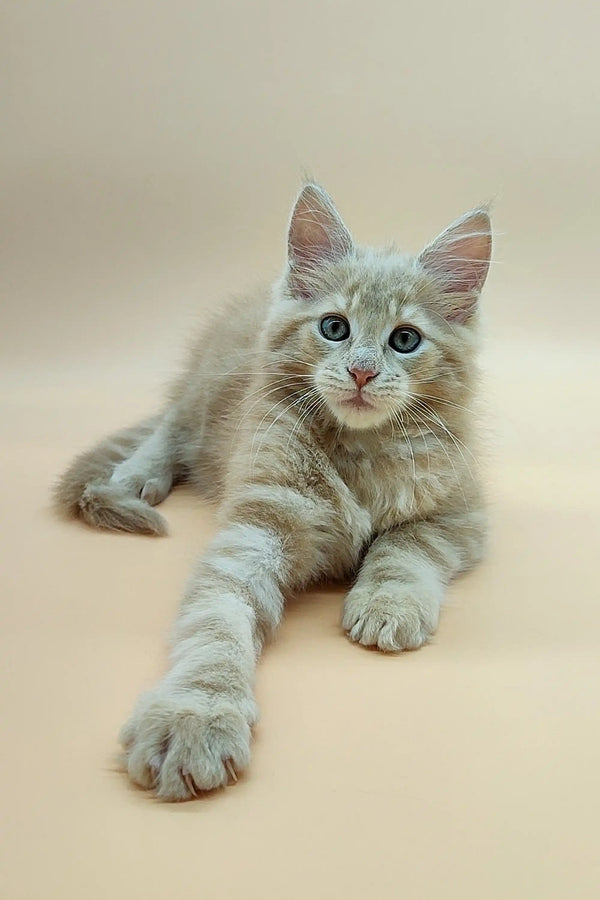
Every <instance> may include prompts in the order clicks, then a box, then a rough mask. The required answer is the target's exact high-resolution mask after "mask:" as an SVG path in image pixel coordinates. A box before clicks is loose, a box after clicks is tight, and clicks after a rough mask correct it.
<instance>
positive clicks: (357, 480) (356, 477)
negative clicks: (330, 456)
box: [338, 452, 422, 532]
mask: <svg viewBox="0 0 600 900" xmlns="http://www.w3.org/2000/svg"><path fill="white" fill-rule="evenodd" d="M338 471H339V472H340V475H341V476H342V478H343V479H344V481H345V483H346V484H347V486H348V488H349V489H350V490H351V492H352V493H353V495H354V496H355V498H356V500H357V501H358V504H359V505H360V507H362V508H363V509H365V510H366V511H367V512H368V513H369V516H370V519H371V523H372V530H373V531H374V532H375V531H383V530H385V529H387V528H391V527H393V526H394V525H399V524H401V523H402V522H404V521H406V520H407V519H409V518H412V517H413V516H414V515H415V513H416V512H420V510H418V509H417V507H420V506H421V505H422V503H421V500H422V491H421V490H420V474H421V473H420V466H419V465H418V463H417V461H416V460H414V459H413V458H412V457H411V455H410V453H408V452H407V453H406V457H405V456H403V455H402V454H401V453H399V452H396V453H395V454H393V455H392V454H378V455H374V456H368V455H367V454H361V453H356V454H349V455H347V456H346V457H345V458H344V459H343V460H340V461H339V464H338Z"/></svg>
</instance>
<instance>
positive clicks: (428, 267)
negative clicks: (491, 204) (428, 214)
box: [418, 207, 492, 323]
mask: <svg viewBox="0 0 600 900" xmlns="http://www.w3.org/2000/svg"><path fill="white" fill-rule="evenodd" d="M491 252H492V227H491V223H490V217H489V213H488V211H487V209H486V208H485V207H481V208H479V209H473V210H471V212H468V213H466V214H465V215H464V216H462V217H461V218H460V219H457V220H456V222H453V223H452V225H450V226H449V227H448V228H446V230H445V231H443V232H442V233H441V234H440V235H439V236H438V237H437V238H436V239H435V240H434V241H433V243H431V244H429V245H428V246H427V247H425V249H424V250H423V252H422V253H421V254H420V256H419V257H418V259H419V262H420V264H421V266H422V267H423V268H424V269H425V271H426V272H428V273H429V274H430V275H432V276H433V278H434V279H435V281H436V282H437V285H438V288H439V290H440V292H441V303H442V312H443V314H444V316H445V318H446V319H448V320H449V321H450V322H459V323H462V322H466V321H467V319H468V318H469V317H470V316H471V315H472V314H473V312H474V311H475V307H476V306H477V300H478V299H479V293H480V291H481V289H482V287H483V285H484V282H485V279H486V276H487V273H488V269H489V267H490V256H491Z"/></svg>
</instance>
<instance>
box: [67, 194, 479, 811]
mask: <svg viewBox="0 0 600 900" xmlns="http://www.w3.org/2000/svg"><path fill="white" fill-rule="evenodd" d="M288 241H289V254H288V264H287V266H286V270H285V272H284V274H283V275H282V277H281V279H280V280H279V282H278V283H277V284H276V285H275V286H274V288H273V290H272V293H271V294H270V295H268V294H264V295H262V294H261V295H258V296H255V297H249V298H245V299H244V300H242V301H239V302H237V303H236V304H232V305H231V306H230V307H229V308H227V309H226V310H225V311H224V312H223V313H222V315H220V316H219V317H218V318H216V319H215V321H214V322H213V324H212V326H211V327H210V328H209V329H208V330H207V331H206V332H205V333H204V334H203V335H202V336H201V337H200V339H199V341H198V343H197V346H196V347H195V349H194V351H193V353H192V354H191V358H190V361H189V365H188V367H187V368H186V370H185V372H184V373H183V375H182V376H181V378H180V379H179V381H178V382H177V383H176V384H175V385H174V386H173V388H172V390H171V392H170V396H169V399H168V402H167V403H166V405H165V408H164V411H163V413H162V414H161V415H159V416H157V417H156V418H155V419H152V420H149V421H148V422H146V423H143V424H142V425H140V426H138V427H136V428H132V429H129V430H127V431H125V432H121V433H119V434H117V435H115V436H114V437H112V438H109V439H108V440H106V441H105V442H104V443H102V444H100V445H99V446H98V447H96V448H94V449H93V450H91V451H89V452H88V453H85V454H83V455H82V456H81V457H79V458H78V459H77V460H75V462H74V463H73V465H72V466H71V468H70V469H69V470H68V471H67V473H66V474H65V475H64V476H63V479H62V481H61V482H60V484H59V486H58V488H57V498H58V500H59V503H60V504H61V506H62V507H63V508H64V509H66V510H68V511H69V512H71V513H73V514H75V515H79V516H81V517H82V518H84V519H85V520H86V521H88V522H89V523H91V524H94V525H97V526H100V527H108V528H114V529H123V530H129V531H140V532H146V533H154V534H160V533H163V532H164V531H165V522H164V519H163V517H162V516H161V515H160V514H159V513H158V512H157V511H156V510H155V509H153V506H154V505H156V504H158V503H160V501H161V500H163V499H164V498H165V497H166V496H167V494H168V493H169V491H170V490H171V487H172V486H173V485H175V484H177V483H178V482H182V481H187V482H191V483H193V484H195V485H196V486H197V487H198V488H199V489H200V490H201V491H203V492H204V493H205V495H207V496H210V497H213V498H219V500H220V509H219V521H220V528H219V530H218V532H217V534H216V536H215V538H214V540H213V541H212V543H211V544H210V546H209V547H208V548H207V550H206V551H205V553H204V555H203V557H202V558H201V559H200V560H199V562H198V565H197V568H196V571H195V572H194V574H193V575H192V577H191V579H190V581H189V585H188V588H187V591H186V593H185V596H184V599H183V603H182V607H181V612H180V614H179V617H178V620H177V623H176V627H175V632H174V637H173V646H172V651H171V660H170V667H169V669H168V672H167V674H166V675H165V676H164V678H163V679H162V681H161V683H160V684H159V685H158V686H157V687H156V688H155V689H154V690H153V691H151V692H149V693H148V694H145V695H143V696H142V697H141V698H140V700H139V702H138V704H137V706H136V708H135V710H134V713H133V715H132V717H131V719H130V720H129V722H128V723H127V724H126V725H125V727H124V729H123V732H122V742H123V745H124V747H125V751H126V755H127V765H128V770H129V774H130V776H131V778H132V779H133V781H135V782H136V783H137V784H139V785H142V786H143V787H146V788H148V789H152V790H154V791H155V792H156V794H157V795H158V796H159V797H160V798H162V799H166V800H182V799H186V798H189V797H190V796H194V795H195V794H197V793H198V792H200V791H203V790H206V789H211V788H215V787H218V786H220V785H224V784H226V783H227V782H228V781H229V780H231V779H232V778H235V773H236V772H238V771H241V770H242V769H243V768H244V767H246V766H247V764H248V762H249V758H250V736H251V728H252V725H253V724H254V722H255V721H256V717H257V709H256V705H255V702H254V697H253V681H254V669H255V664H256V660H257V658H258V656H259V654H260V651H261V648H262V646H263V643H264V641H265V640H266V639H268V638H269V637H271V635H272V634H273V632H274V631H275V630H276V628H277V626H278V624H279V622H280V620H281V616H282V612H283V608H284V602H285V598H286V597H287V596H289V595H290V594H291V593H293V592H296V591H298V590H300V589H302V588H303V587H305V586H307V585H309V584H311V583H313V582H315V581H316V580H318V579H322V578H324V577H325V578H326V577H350V578H352V579H353V580H354V583H353V587H352V588H351V589H350V592H349V594H348V596H347V598H346V602H345V605H344V611H343V619H342V624H343V628H344V630H345V631H346V632H347V634H348V636H349V638H350V639H351V640H353V641H357V642H359V643H362V644H365V645H368V646H375V647H379V648H380V649H381V650H386V651H400V650H408V649H416V648H417V647H420V646H421V645H422V644H423V643H424V642H425V641H427V640H428V638H430V637H431V635H432V634H433V633H434V632H435V630H436V627H437V623H438V617H439V612H440V606H441V604H442V601H443V597H444V591H445V588H446V585H447V584H448V582H449V581H450V579H451V578H452V577H453V576H455V575H456V574H457V573H459V572H461V571H464V570H465V569H468V568H469V567H470V566H473V565H474V564H475V563H476V562H477V561H478V560H479V559H480V557H481V555H482V551H483V544H484V534H485V515H484V511H483V505H482V500H481V495H480V489H479V484H478V480H477V473H476V471H475V469H476V466H475V464H474V456H473V453H474V447H475V443H474V434H473V416H472V397H473V392H474V388H475V383H476V363H475V358H476V352H477V348H478V339H477V299H478V296H479V292H480V290H481V287H482V286H483V283H484V281H485V277H486V274H487V269H488V264H489V258H490V247H491V237H490V223H489V217H488V214H487V211H486V210H485V209H477V210H474V211H473V212H471V213H469V214H467V215H466V216H464V217H463V218H462V219H459V220H458V221H457V222H455V223H454V224H453V225H452V226H450V228H449V229H448V230H447V231H446V232H444V233H443V234H442V235H441V236H440V237H439V238H438V239H436V241H434V242H433V243H432V244H431V245H429V247H427V248H426V249H425V250H424V251H423V253H422V254H421V255H420V256H418V257H408V256H403V255H401V254H399V253H398V252H397V251H395V250H372V249H363V248H359V247H356V246H355V245H354V243H353V241H352V238H351V237H350V234H349V232H348V230H347V228H346V227H345V225H344V224H343V222H342V220H341V219H340V217H339V214H338V213H337V211H336V210H335V207H334V206H333V204H332V202H331V200H330V198H329V197H328V195H327V194H326V193H325V192H324V191H323V190H322V189H321V188H320V187H318V186H316V185H311V184H309V185H306V186H305V187H304V188H303V190H302V192H301V194H300V196H299V198H298V200H297V202H296V205H295V208H294V212H293V214H292V219H291V223H290V229H289V237H288ZM327 315H339V316H342V317H344V319H345V320H346V321H347V323H348V326H349V328H350V335H349V337H348V338H347V339H345V340H342V341H339V342H335V341H331V340H328V339H326V338H325V337H324V336H323V335H322V333H321V331H320V329H319V322H320V321H321V320H322V318H323V317H325V316H327ZM399 326H409V327H413V328H416V329H417V330H418V332H419V333H420V335H421V343H420V345H419V346H418V347H417V349H416V350H415V351H414V352H412V353H400V352H397V351H396V350H395V349H393V348H392V347H391V346H390V344H389V337H390V334H391V332H392V331H393V330H394V329H395V328H397V327H399ZM352 372H354V373H355V374H352ZM357 372H358V373H359V374H360V373H362V372H367V373H371V374H370V375H368V376H367V375H365V376H364V377H365V378H368V380H367V382H366V383H365V384H364V386H363V387H362V390H361V391H359V390H358V381H356V378H357V375H356V373H357ZM361 377H362V376H361ZM359 394H360V396H359Z"/></svg>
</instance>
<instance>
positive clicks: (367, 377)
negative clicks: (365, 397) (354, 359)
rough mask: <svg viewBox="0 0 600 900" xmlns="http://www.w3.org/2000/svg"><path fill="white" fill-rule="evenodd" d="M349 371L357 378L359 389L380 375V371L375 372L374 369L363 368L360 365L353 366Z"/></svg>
mask: <svg viewBox="0 0 600 900" xmlns="http://www.w3.org/2000/svg"><path fill="white" fill-rule="evenodd" d="M348 372H349V374H350V375H351V376H352V378H353V379H354V380H355V382H356V387H357V388H358V390H359V391H360V389H361V388H364V386H365V384H366V383H367V381H373V379H374V378H377V376H378V375H379V372H375V370H374V369H361V368H359V367H358V366H353V368H352V369H348Z"/></svg>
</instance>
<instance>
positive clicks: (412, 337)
mask: <svg viewBox="0 0 600 900" xmlns="http://www.w3.org/2000/svg"><path fill="white" fill-rule="evenodd" d="M420 343H421V335H420V334H419V332H418V331H417V329H416V328H408V327H407V326H406V325H404V326H402V328H395V329H394V331H392V333H391V334H390V341H389V344H390V347H391V348H392V350H395V351H396V352H397V353H412V352H413V351H414V350H416V349H417V347H418V346H419V344H420Z"/></svg>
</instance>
